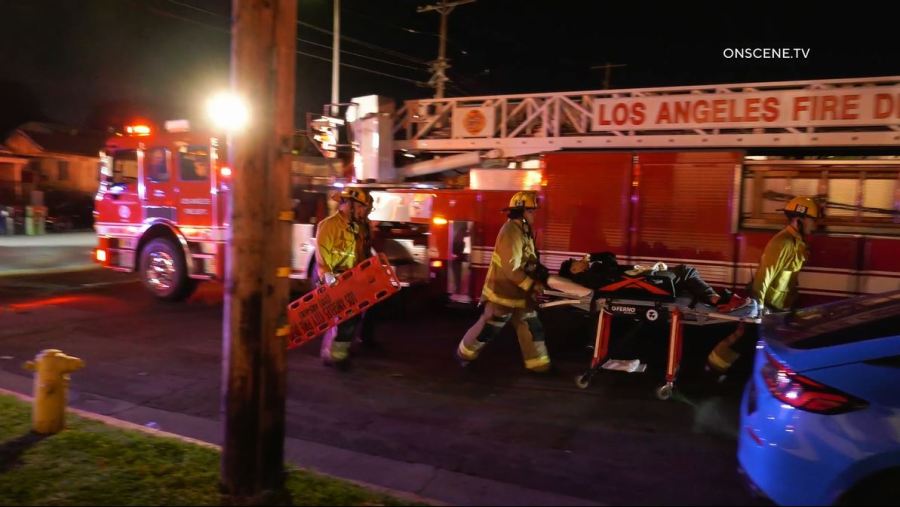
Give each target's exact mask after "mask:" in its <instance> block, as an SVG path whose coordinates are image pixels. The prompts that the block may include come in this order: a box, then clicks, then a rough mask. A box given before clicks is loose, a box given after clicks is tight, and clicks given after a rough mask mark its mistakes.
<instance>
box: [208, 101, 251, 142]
mask: <svg viewBox="0 0 900 507" xmlns="http://www.w3.org/2000/svg"><path fill="white" fill-rule="evenodd" d="M206 111H207V113H208V114H209V118H210V120H212V122H213V125H215V126H216V127H218V128H221V129H223V130H225V131H226V132H232V133H233V132H239V131H241V130H243V129H244V127H246V126H247V123H248V122H249V120H250V110H249V109H248V107H247V104H246V103H245V102H244V100H243V99H241V98H240V97H238V96H237V95H235V94H234V93H231V92H221V93H218V94H216V95H214V96H213V97H212V98H210V99H209V102H207V104H206Z"/></svg>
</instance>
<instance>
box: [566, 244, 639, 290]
mask: <svg viewBox="0 0 900 507" xmlns="http://www.w3.org/2000/svg"><path fill="white" fill-rule="evenodd" d="M588 261H589V265H588V268H587V269H586V270H584V271H581V272H580V273H572V263H573V262H575V259H568V260H565V261H563V263H562V264H560V266H559V276H563V277H566V278H568V279H569V280H572V281H573V282H575V283H577V284H579V285H584V286H585V287H588V288H591V289H598V288H600V287H603V286H604V285H608V284H610V283H613V282H615V281H616V280H620V279H621V278H622V273H623V272H625V271H626V267H624V266H619V263H618V261H616V255H615V254H614V253H612V252H599V253H592V254H590V256H589V259H588Z"/></svg>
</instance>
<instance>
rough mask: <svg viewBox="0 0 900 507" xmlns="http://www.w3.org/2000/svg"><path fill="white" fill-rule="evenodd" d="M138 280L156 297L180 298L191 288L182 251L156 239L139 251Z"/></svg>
mask: <svg viewBox="0 0 900 507" xmlns="http://www.w3.org/2000/svg"><path fill="white" fill-rule="evenodd" d="M140 274H141V281H143V282H144V285H145V286H146V287H147V288H148V289H150V291H151V292H153V294H154V295H155V296H156V297H158V298H159V299H165V300H167V301H179V300H181V299H184V298H186V297H188V296H189V295H190V294H191V292H193V291H194V288H195V287H196V284H195V283H194V281H193V280H191V279H190V278H188V276H187V264H185V259H184V254H183V253H182V252H181V250H179V249H178V248H177V247H176V246H175V245H174V244H173V243H172V241H170V240H168V239H165V238H156V239H154V240H151V241H150V242H149V243H147V244H146V245H144V248H143V249H142V250H141V265H140Z"/></svg>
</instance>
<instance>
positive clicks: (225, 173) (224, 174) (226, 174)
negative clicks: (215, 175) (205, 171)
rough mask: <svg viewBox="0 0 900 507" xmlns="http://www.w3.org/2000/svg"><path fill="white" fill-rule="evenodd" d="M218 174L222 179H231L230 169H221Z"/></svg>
mask: <svg viewBox="0 0 900 507" xmlns="http://www.w3.org/2000/svg"><path fill="white" fill-rule="evenodd" d="M219 172H220V173H221V174H222V177H223V178H230V177H231V168H230V167H223V168H222V170H221V171H219Z"/></svg>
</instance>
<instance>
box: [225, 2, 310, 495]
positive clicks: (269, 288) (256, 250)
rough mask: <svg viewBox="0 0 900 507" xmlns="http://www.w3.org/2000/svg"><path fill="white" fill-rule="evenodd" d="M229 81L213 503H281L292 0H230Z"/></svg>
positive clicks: (293, 36)
mask: <svg viewBox="0 0 900 507" xmlns="http://www.w3.org/2000/svg"><path fill="white" fill-rule="evenodd" d="M232 7H233V10H232V44H231V53H232V64H231V85H232V88H233V91H234V92H236V93H237V94H238V95H239V96H241V97H243V98H244V99H245V100H246V101H247V103H248V106H249V110H250V121H249V124H248V125H247V127H246V128H245V129H244V130H243V131H242V132H240V133H236V134H235V135H234V136H233V138H232V142H230V143H229V144H230V146H229V157H230V159H231V167H233V168H234V172H233V174H232V182H233V187H232V193H231V206H230V216H231V218H230V227H229V229H228V247H227V253H226V265H225V270H226V274H225V310H224V316H223V339H222V352H223V354H222V356H223V357H222V360H223V365H222V366H223V374H222V376H223V381H222V410H223V420H224V439H223V448H222V462H221V487H222V493H223V503H228V504H238V505H264V504H282V503H286V502H288V501H289V499H288V498H287V495H286V492H285V488H284V433H285V392H286V384H287V382H286V366H285V353H286V343H287V333H288V326H287V318H286V313H285V310H286V306H287V304H288V278H287V275H288V274H289V272H290V269H289V267H290V234H291V223H292V216H291V214H290V213H289V210H290V209H291V206H290V190H289V188H290V184H289V183H290V163H291V160H290V157H291V141H292V136H293V132H294V95H295V86H294V81H295V79H294V69H295V58H296V54H295V51H296V31H297V28H296V22H297V0H234V2H233V5H232Z"/></svg>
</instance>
